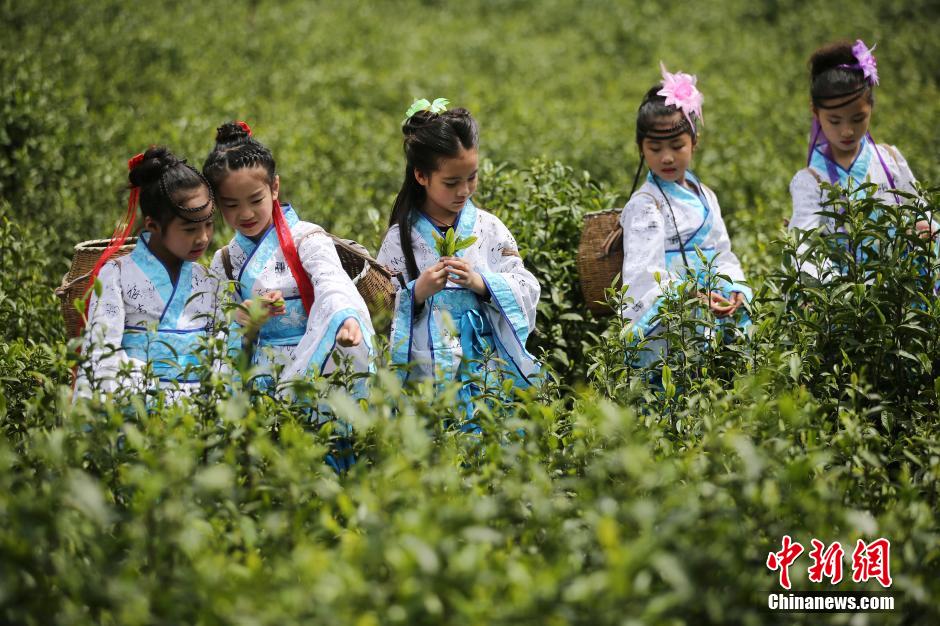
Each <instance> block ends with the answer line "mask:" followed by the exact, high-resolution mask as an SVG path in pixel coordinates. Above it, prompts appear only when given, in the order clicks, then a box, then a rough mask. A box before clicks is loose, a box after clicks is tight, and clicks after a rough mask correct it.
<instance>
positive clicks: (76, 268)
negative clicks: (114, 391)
mask: <svg viewBox="0 0 940 626" xmlns="http://www.w3.org/2000/svg"><path fill="white" fill-rule="evenodd" d="M330 237H332V239H333V244H334V245H335V246H336V253H337V254H338V255H339V259H340V262H341V263H342V264H343V269H344V270H346V275H347V276H349V278H350V279H351V280H352V281H353V284H354V285H356V289H357V290H358V291H359V294H360V295H361V296H362V298H363V300H365V301H366V304H367V305H368V306H369V312H370V313H371V314H372V315H373V316H380V313H381V312H385V313H387V314H390V313H391V311H392V310H393V309H394V307H395V288H394V287H393V286H392V274H391V272H389V271H388V269H386V268H385V266H383V265H382V264H381V263H379V262H378V261H376V260H375V259H374V258H372V257H371V256H370V255H369V252H368V250H366V249H365V248H364V247H363V246H361V245H359V244H357V243H356V242H354V241H351V240H348V239H340V238H339V237H335V236H333V235H330ZM108 243H109V240H108V239H95V240H92V241H83V242H81V243H80V244H78V245H76V246H75V253H74V254H73V256H72V266H71V268H70V269H69V271H68V273H67V274H66V275H65V276H64V277H63V278H62V285H61V286H60V287H59V288H58V289H56V290H55V293H56V295H57V296H58V297H59V303H60V306H61V308H62V317H63V318H65V329H66V331H67V332H68V336H69V337H75V336H77V335H78V331H79V328H81V325H82V315H81V313H80V312H79V311H78V310H77V309H76V308H75V305H74V302H75V299H76V298H81V297H82V296H83V295H84V294H85V290H86V289H88V278H89V276H90V274H91V270H92V269H94V267H95V263H97V261H98V258H99V257H100V256H101V253H102V252H104V249H105V248H106V247H107V246H108ZM136 244H137V238H136V237H130V238H128V240H127V243H125V244H124V245H123V246H121V248H120V249H119V250H118V251H117V252H115V253H114V256H112V257H111V258H112V259H116V258H118V257H121V256H124V255H125V254H127V253H129V252H130V251H131V250H133V249H134V246H135V245H136Z"/></svg>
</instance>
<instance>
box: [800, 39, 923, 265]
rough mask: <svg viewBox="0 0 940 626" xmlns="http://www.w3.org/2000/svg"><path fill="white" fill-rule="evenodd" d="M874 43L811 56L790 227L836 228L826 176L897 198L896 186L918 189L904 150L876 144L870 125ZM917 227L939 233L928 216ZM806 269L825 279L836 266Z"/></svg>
mask: <svg viewBox="0 0 940 626" xmlns="http://www.w3.org/2000/svg"><path fill="white" fill-rule="evenodd" d="M874 49H875V46H872V47H871V48H869V47H868V46H867V45H865V43H864V42H863V41H862V40H860V39H859V40H857V41H856V42H855V43H854V44H851V43H849V42H847V41H841V42H837V43H834V44H830V45H827V46H823V47H822V48H819V49H818V50H816V52H814V53H813V56H812V57H811V58H810V62H809V64H810V99H811V102H812V113H813V126H812V131H811V133H810V144H809V152H808V155H807V159H806V167H805V168H804V169H802V170H800V171H799V172H797V173H796V175H795V176H794V177H793V180H792V182H791V183H790V195H791V197H792V199H793V216H792V218H791V219H790V222H789V228H790V229H799V230H813V229H816V228H820V227H822V228H823V230H824V231H825V232H827V233H832V232H834V231H835V220H834V219H833V218H832V217H826V216H824V215H823V214H822V213H823V212H824V211H825V208H824V207H823V205H824V204H825V202H826V201H827V200H828V197H829V194H828V192H827V191H826V190H825V189H824V188H823V186H822V184H823V183H824V182H827V183H830V184H832V185H839V186H841V187H843V188H845V189H846V190H848V192H849V193H852V194H853V195H855V194H860V193H862V192H863V191H862V190H859V189H857V187H858V186H859V185H860V184H861V183H865V182H871V183H875V184H876V185H877V186H878V188H877V191H876V192H875V195H876V196H879V197H881V198H883V199H885V200H887V201H893V202H897V203H898V204H900V203H901V198H900V196H899V195H897V194H895V193H893V192H892V191H891V190H894V189H898V190H902V191H906V192H909V193H916V190H915V186H914V185H915V182H916V180H915V178H914V175H913V174H912V173H911V169H910V167H908V165H907V161H906V160H905V159H904V157H903V156H902V155H901V153H900V151H898V149H897V148H895V147H894V146H890V145H887V144H876V143H875V142H874V140H873V139H872V137H871V133H870V132H869V130H868V127H869V124H870V123H871V115H872V110H873V108H874V104H875V96H874V89H875V85H877V84H878V66H877V63H876V61H875V56H874V54H872V51H873V50H874ZM853 190H854V191H853ZM866 193H867V192H866ZM917 229H918V230H919V231H920V232H922V233H923V234H924V236H935V235H934V233H935V232H936V231H937V227H936V225H935V224H932V223H931V222H930V221H928V220H922V221H919V222H917ZM803 248H804V249H805V246H803ZM802 269H803V270H804V271H806V272H807V273H809V274H811V275H812V276H815V277H817V278H819V279H821V280H825V277H826V275H827V274H829V273H830V272H832V271H833V268H832V267H830V266H826V267H822V268H818V267H816V266H814V265H812V264H810V263H804V264H803V266H802Z"/></svg>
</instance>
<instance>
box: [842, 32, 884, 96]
mask: <svg viewBox="0 0 940 626" xmlns="http://www.w3.org/2000/svg"><path fill="white" fill-rule="evenodd" d="M876 47H877V44H875V45H874V46H872V47H871V48H869V47H868V46H866V45H865V42H864V41H862V40H861V39H856V40H855V45H854V46H852V54H853V55H854V56H855V60H856V61H858V63H856V64H855V65H840V66H839V67H844V68H846V69H850V70H862V74H864V75H865V80H867V81H868V84H870V85H877V84H878V64H877V63H876V62H875V55H874V54H872V52H874V51H875V48H876Z"/></svg>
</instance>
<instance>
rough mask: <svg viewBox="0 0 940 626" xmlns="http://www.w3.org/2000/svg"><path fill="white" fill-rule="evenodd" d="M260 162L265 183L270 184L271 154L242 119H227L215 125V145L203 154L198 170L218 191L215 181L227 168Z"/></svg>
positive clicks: (236, 168)
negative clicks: (265, 178) (202, 161)
mask: <svg viewBox="0 0 940 626" xmlns="http://www.w3.org/2000/svg"><path fill="white" fill-rule="evenodd" d="M256 165H260V166H261V167H262V168H264V171H265V173H266V174H267V179H268V184H269V185H273V184H274V177H275V175H276V164H275V162H274V155H273V154H271V151H270V150H269V149H268V148H266V147H265V146H264V144H262V143H261V142H260V141H258V140H257V139H255V138H254V137H253V136H252V135H251V129H250V128H248V125H247V124H245V123H244V122H227V123H225V124H222V125H221V126H219V127H218V128H217V129H216V133H215V147H214V148H213V149H212V151H211V152H210V153H209V156H207V157H206V162H205V163H204V164H203V166H202V173H203V175H204V176H205V177H206V179H207V180H208V181H209V183H210V184H211V185H212V187H213V189H215V190H216V191H218V189H219V185H220V184H221V183H222V181H223V180H225V178H226V177H227V176H228V174H229V173H230V172H233V171H235V170H240V169H242V168H245V167H254V166H256Z"/></svg>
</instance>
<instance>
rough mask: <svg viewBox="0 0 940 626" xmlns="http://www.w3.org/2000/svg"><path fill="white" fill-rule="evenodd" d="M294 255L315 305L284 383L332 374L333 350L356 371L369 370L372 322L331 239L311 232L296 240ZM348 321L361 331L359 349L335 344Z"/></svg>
mask: <svg viewBox="0 0 940 626" xmlns="http://www.w3.org/2000/svg"><path fill="white" fill-rule="evenodd" d="M298 239H299V241H298V245H297V253H298V255H299V256H300V260H301V263H302V264H303V267H304V270H305V271H306V272H307V275H308V276H310V282H311V283H313V292H314V303H313V307H312V308H311V309H310V314H309V315H308V316H307V329H306V332H305V334H304V336H303V338H302V339H301V340H300V343H299V344H298V345H297V348H296V350H295V352H294V360H293V362H292V363H291V364H290V365H288V366H287V367H286V368H285V370H284V378H285V380H291V379H294V378H302V377H306V376H310V375H312V374H313V373H315V372H320V373H323V374H326V373H329V372H331V371H332V370H333V369H334V367H335V364H334V363H333V359H332V358H331V356H332V354H333V351H334V349H337V350H339V351H341V352H342V353H343V354H344V355H346V356H349V357H351V358H352V360H353V368H354V369H355V370H356V371H360V372H365V371H369V368H370V365H371V363H370V361H371V359H370V357H371V355H372V338H373V336H374V334H375V332H374V331H373V329H372V319H371V318H370V317H369V310H368V308H367V307H366V303H365V301H364V300H363V299H362V296H361V295H359V292H358V291H357V290H356V286H355V285H353V282H352V280H350V278H349V276H348V275H347V274H346V271H345V270H344V269H343V265H342V263H341V262H340V259H339V255H338V254H337V253H336V246H335V245H334V244H333V240H332V239H330V237H329V236H328V235H327V234H326V233H325V232H324V231H323V230H322V229H316V230H312V231H310V232H308V233H306V234H305V235H302V236H301V237H299V238H298ZM348 319H354V320H356V322H357V323H358V324H359V328H360V330H361V331H362V342H361V343H360V344H359V345H358V346H353V347H350V348H343V347H339V346H337V345H336V334H337V333H338V332H339V329H340V328H341V327H342V326H343V323H345V322H346V320H348Z"/></svg>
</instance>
